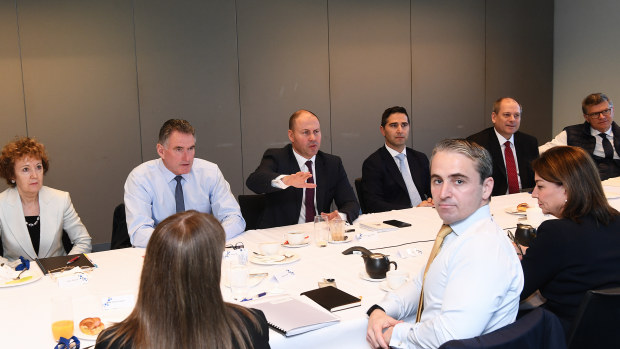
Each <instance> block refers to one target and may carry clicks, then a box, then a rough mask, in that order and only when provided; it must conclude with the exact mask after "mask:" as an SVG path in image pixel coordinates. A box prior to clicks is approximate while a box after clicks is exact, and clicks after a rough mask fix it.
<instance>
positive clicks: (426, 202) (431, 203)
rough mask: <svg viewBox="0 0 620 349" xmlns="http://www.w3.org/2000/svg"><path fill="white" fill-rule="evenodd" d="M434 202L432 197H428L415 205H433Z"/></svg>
mask: <svg viewBox="0 0 620 349" xmlns="http://www.w3.org/2000/svg"><path fill="white" fill-rule="evenodd" d="M433 206H435V203H434V202H433V198H428V199H426V200H422V202H420V204H419V205H418V206H417V207H433Z"/></svg>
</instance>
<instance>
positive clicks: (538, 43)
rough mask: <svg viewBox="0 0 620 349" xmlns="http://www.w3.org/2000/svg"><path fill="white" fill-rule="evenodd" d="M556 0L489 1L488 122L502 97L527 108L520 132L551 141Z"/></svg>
mask: <svg viewBox="0 0 620 349" xmlns="http://www.w3.org/2000/svg"><path fill="white" fill-rule="evenodd" d="M551 18H553V0H527V1H509V0H501V1H487V11H486V74H485V76H486V93H485V95H486V98H485V105H484V111H485V112H484V120H485V124H486V125H489V126H490V125H492V122H491V112H492V111H493V102H495V100H496V99H497V98H500V97H504V96H510V97H513V98H515V99H517V100H518V101H519V103H521V106H522V107H523V118H522V120H521V127H520V130H521V131H523V132H525V133H528V134H531V135H532V136H535V137H536V138H538V141H539V143H542V142H545V141H546V140H547V139H548V135H549V133H550V132H551V122H550V119H549V115H551V103H550V97H551V95H552V93H553V86H552V82H553V46H552V45H550V43H551V42H553V21H552V20H550V19H551Z"/></svg>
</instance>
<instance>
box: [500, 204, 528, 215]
mask: <svg viewBox="0 0 620 349" xmlns="http://www.w3.org/2000/svg"><path fill="white" fill-rule="evenodd" d="M504 212H506V213H510V214H514V215H517V216H525V215H527V211H525V212H523V211H518V210H517V208H516V207H513V206H509V207H506V208H504Z"/></svg>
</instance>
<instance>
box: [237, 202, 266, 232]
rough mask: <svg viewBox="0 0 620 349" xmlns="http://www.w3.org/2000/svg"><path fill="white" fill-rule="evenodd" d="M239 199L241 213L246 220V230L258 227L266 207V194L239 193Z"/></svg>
mask: <svg viewBox="0 0 620 349" xmlns="http://www.w3.org/2000/svg"><path fill="white" fill-rule="evenodd" d="M237 199H238V201H239V207H240V208H241V215H242V216H243V219H244V220H245V230H246V231H247V230H253V229H257V228H258V221H259V219H260V217H261V215H262V214H263V209H264V207H265V202H266V200H265V195H264V194H255V195H239V196H238V198H237Z"/></svg>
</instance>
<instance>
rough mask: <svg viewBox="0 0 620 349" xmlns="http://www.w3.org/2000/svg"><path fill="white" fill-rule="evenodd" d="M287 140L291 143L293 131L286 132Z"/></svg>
mask: <svg viewBox="0 0 620 349" xmlns="http://www.w3.org/2000/svg"><path fill="white" fill-rule="evenodd" d="M288 140H289V141H291V143H293V130H288Z"/></svg>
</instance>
